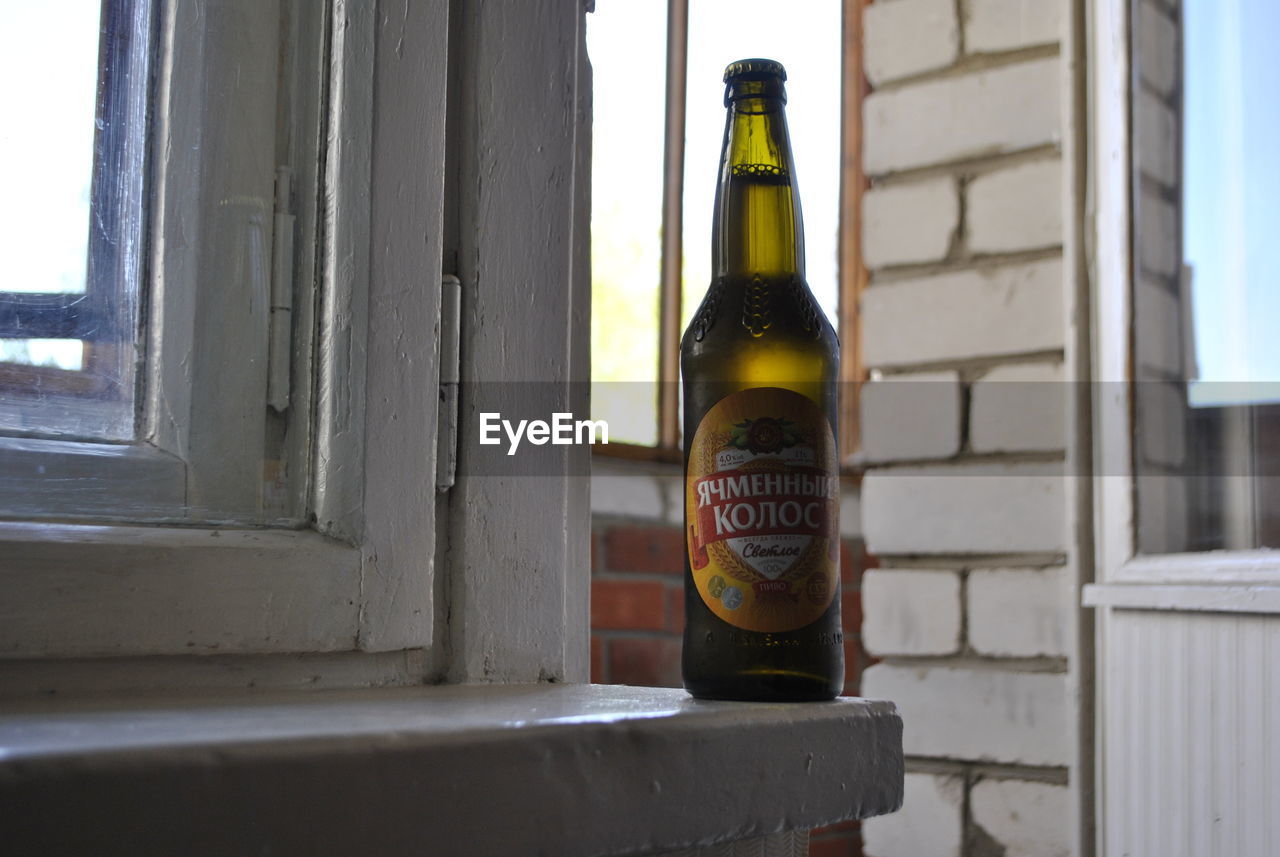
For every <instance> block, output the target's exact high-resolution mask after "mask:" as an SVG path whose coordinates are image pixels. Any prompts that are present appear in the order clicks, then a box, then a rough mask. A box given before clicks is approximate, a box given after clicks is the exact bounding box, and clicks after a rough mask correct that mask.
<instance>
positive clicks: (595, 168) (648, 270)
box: [587, 0, 841, 445]
mask: <svg viewBox="0 0 1280 857" xmlns="http://www.w3.org/2000/svg"><path fill="white" fill-rule="evenodd" d="M666 23H667V22H666V3H665V2H660V0H596V11H595V12H594V13H593V14H591V15H588V16H587V50H588V53H589V55H590V58H591V65H592V70H593V73H594V91H595V99H594V100H595V106H594V124H593V131H592V137H593V140H592V150H593V151H592V214H591V265H592V331H591V336H592V340H591V343H592V346H591V348H592V350H591V360H592V380H593V381H594V382H596V383H595V385H594V387H593V404H592V413H593V416H594V417H595V418H596V419H607V420H608V421H609V426H610V429H611V432H612V434H611V437H610V440H616V441H622V442H630V443H640V444H646V445H652V444H655V443H656V442H657V397H656V378H657V374H658V300H659V295H658V292H659V279H660V274H661V272H660V264H661V234H662V157H663V151H662V145H663V133H664V118H663V109H664V92H665V70H666ZM840 34H841V19H840V3H839V2H838V0H806V2H804V3H801V4H794V5H792V6H788V7H787V9H786V14H780V12H779V7H778V5H777V4H776V3H769V2H761V0H690V3H689V68H688V88H687V99H688V114H687V117H686V123H687V124H686V145H685V152H686V154H685V176H684V230H683V240H684V260H683V271H684V278H683V279H684V287H683V288H684V301H683V319H682V321H683V323H685V324H687V323H688V320H689V318H690V316H692V314H693V312H694V310H695V309H696V308H697V305H698V302H699V301H700V300H701V299H702V295H703V293H704V292H705V291H706V288H707V285H708V283H709V281H710V277H711V273H710V264H711V256H710V253H711V209H712V203H713V200H714V197H715V187H716V167H717V165H718V158H719V155H720V145H721V139H722V136H723V133H724V103H723V101H722V96H723V93H724V85H723V83H722V82H721V76H722V75H723V73H724V68H725V66H726V65H728V64H729V63H730V62H732V61H733V60H737V59H742V58H744V57H751V56H761V57H769V58H771V59H776V60H778V61H780V62H781V63H783V65H785V66H786V68H787V75H788V86H787V89H788V99H789V100H788V103H787V119H788V123H789V126H790V129H791V137H792V149H793V152H794V154H795V158H796V164H797V180H798V182H799V185H800V194H801V200H802V205H803V208H804V222H805V245H806V256H807V267H808V278H809V284H810V286H811V287H812V289H813V291H814V294H815V295H816V296H817V297H818V300H819V301H820V302H821V303H822V306H823V309H824V310H825V311H826V312H827V314H828V317H829V318H831V319H832V321H833V323H834V321H835V318H836V304H837V294H838V285H837V279H836V274H837V270H836V247H837V243H836V239H837V227H838V216H837V214H838V202H839V190H840V181H839V179H840V47H841V45H840ZM620 382H631V383H620Z"/></svg>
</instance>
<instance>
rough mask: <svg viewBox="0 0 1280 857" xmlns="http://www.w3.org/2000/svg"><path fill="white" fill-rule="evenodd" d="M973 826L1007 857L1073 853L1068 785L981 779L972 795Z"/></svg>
mask: <svg viewBox="0 0 1280 857" xmlns="http://www.w3.org/2000/svg"><path fill="white" fill-rule="evenodd" d="M969 811H970V813H971V814H972V816H973V823H974V824H976V825H978V826H979V827H981V828H982V829H983V830H985V831H986V832H987V834H988V835H989V836H991V838H992V839H994V840H995V841H996V842H998V843H999V844H1000V845H1002V846H1003V847H1004V851H1003V853H1004V857H1067V855H1068V854H1070V853H1071V834H1070V830H1069V828H1068V824H1069V819H1070V818H1071V801H1070V794H1069V792H1068V790H1067V787H1066V786H1058V785H1053V784H1052V783H1036V782H1024V781H1020V780H982V781H981V782H978V783H977V784H975V785H974V787H973V790H972V791H971V792H970V794H969Z"/></svg>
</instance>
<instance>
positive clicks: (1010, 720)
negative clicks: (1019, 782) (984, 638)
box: [862, 663, 1072, 857]
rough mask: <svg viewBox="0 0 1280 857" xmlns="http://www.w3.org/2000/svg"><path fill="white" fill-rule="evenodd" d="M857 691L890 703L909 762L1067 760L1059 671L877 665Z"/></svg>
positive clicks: (1066, 726) (1068, 749)
mask: <svg viewBox="0 0 1280 857" xmlns="http://www.w3.org/2000/svg"><path fill="white" fill-rule="evenodd" d="M862 693H863V695H864V696H867V697H870V698H873V699H892V700H893V701H894V702H895V703H897V705H898V709H899V710H900V711H901V712H902V721H903V723H904V724H905V730H904V732H903V739H902V740H903V749H904V750H905V752H906V753H907V755H909V756H930V757H935V758H947V759H962V760H969V761H985V762H999V763H1005V764H1023V765H1066V764H1069V763H1070V762H1071V759H1072V749H1071V748H1072V741H1071V727H1070V725H1069V722H1068V721H1069V712H1070V710H1071V707H1070V704H1069V702H1068V695H1067V679H1066V676H1065V675H1064V674H1061V673H1027V672H1013V671H1011V670H1004V669H997V668H987V667H974V668H965V667H919V666H898V665H894V664H889V663H879V664H876V665H875V666H873V667H871V668H870V669H868V670H867V671H866V672H865V673H863V675H862ZM904 857H905V855H904Z"/></svg>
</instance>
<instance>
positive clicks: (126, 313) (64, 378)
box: [0, 0, 150, 440]
mask: <svg viewBox="0 0 1280 857" xmlns="http://www.w3.org/2000/svg"><path fill="white" fill-rule="evenodd" d="M146 5H147V4H146V3H143V2H135V0H106V2H105V3H104V2H103V0H59V2H57V3H32V2H29V0H0V16H3V20H4V21H5V27H4V28H3V29H0V81H3V83H0V111H2V115H4V116H6V117H9V119H10V121H8V122H7V123H6V124H5V125H4V126H3V127H2V128H0V186H3V187H4V188H5V190H6V199H7V203H8V204H6V205H5V206H3V207H0V254H2V256H3V258H4V259H5V269H4V273H3V275H2V276H0V434H19V435H29V436H44V437H71V438H84V439H91V440H129V439H132V437H133V433H134V419H133V413H134V401H133V400H134V377H135V370H134V367H135V364H136V362H137V348H136V341H137V338H138V330H137V317H138V271H139V268H140V259H141V240H140V239H141V223H142V202H141V200H142V177H143V169H142V167H143V163H142V154H143V152H144V151H145V145H144V144H145V127H144V123H145V117H146V92H147V89H146V74H145V71H146V63H147V59H148V56H149V46H148V45H147V41H148V38H147V37H148V35H149V33H150V28H149V26H147V25H146V21H147V20H148V19H149V11H147V9H146V8H145V7H146ZM33 70H38V73H34V72H33ZM21 117H31V118H33V117H39V120H38V121H21ZM15 120H16V121H15Z"/></svg>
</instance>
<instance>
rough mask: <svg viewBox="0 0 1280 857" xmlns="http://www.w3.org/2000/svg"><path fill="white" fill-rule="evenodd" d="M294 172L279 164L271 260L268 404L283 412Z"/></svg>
mask: <svg viewBox="0 0 1280 857" xmlns="http://www.w3.org/2000/svg"><path fill="white" fill-rule="evenodd" d="M292 178H293V171H292V170H291V169H290V168H289V167H276V200H275V219H274V222H273V224H272V225H273V232H274V235H273V236H272V259H271V262H272V264H271V320H270V325H271V328H270V333H269V337H270V338H269V344H268V349H269V350H268V352H267V404H268V405H270V406H271V408H272V409H273V410H275V411H277V412H279V413H284V411H285V409H286V408H288V407H289V371H290V361H291V358H292V354H293V230H294V216H293V214H292V213H290V210H289V209H290V204H289V200H290V195H291V192H292V188H291V186H290V185H291V183H292Z"/></svg>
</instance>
